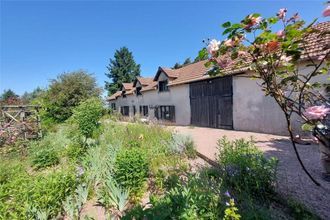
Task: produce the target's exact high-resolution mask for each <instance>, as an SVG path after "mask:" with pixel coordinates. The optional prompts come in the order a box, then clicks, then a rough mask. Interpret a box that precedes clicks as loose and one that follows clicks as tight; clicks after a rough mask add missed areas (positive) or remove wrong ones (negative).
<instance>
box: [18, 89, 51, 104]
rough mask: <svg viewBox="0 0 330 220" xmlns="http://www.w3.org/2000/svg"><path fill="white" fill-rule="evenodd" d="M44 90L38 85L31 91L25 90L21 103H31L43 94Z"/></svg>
mask: <svg viewBox="0 0 330 220" xmlns="http://www.w3.org/2000/svg"><path fill="white" fill-rule="evenodd" d="M44 92H45V90H43V89H41V88H40V87H37V88H36V89H34V90H33V91H32V92H25V93H24V94H23V95H22V97H21V99H22V101H23V103H25V104H33V103H34V101H35V100H36V99H38V98H39V97H41V96H42V95H43V94H44Z"/></svg>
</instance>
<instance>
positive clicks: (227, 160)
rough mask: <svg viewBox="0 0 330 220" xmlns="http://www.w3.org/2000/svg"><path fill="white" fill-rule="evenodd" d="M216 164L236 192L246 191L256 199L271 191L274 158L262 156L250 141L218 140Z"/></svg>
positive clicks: (274, 173)
mask: <svg viewBox="0 0 330 220" xmlns="http://www.w3.org/2000/svg"><path fill="white" fill-rule="evenodd" d="M218 149H219V154H218V163H219V164H220V165H221V166H222V167H223V169H224V175H223V178H224V181H225V182H226V183H227V185H228V186H232V187H234V189H235V190H236V191H237V192H238V193H243V192H247V193H248V194H250V195H255V196H256V197H259V198H264V197H265V196H267V195H269V194H272V193H273V192H274V182H275V179H276V167H277V159H275V158H270V159H266V158H265V157H264V155H263V153H262V152H261V151H260V150H258V149H257V148H256V146H255V145H254V143H253V142H252V140H251V141H245V140H244V139H239V140H236V141H233V142H229V141H228V140H227V139H226V137H224V138H222V139H220V140H219V141H218Z"/></svg>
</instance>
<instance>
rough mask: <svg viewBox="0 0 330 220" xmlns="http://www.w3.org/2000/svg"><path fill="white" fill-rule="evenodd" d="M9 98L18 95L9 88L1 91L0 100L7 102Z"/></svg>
mask: <svg viewBox="0 0 330 220" xmlns="http://www.w3.org/2000/svg"><path fill="white" fill-rule="evenodd" d="M11 98H15V99H16V98H18V95H17V94H16V93H15V92H14V91H13V90H11V89H8V90H4V91H3V93H2V94H1V96H0V101H1V102H7V101H8V100H9V99H11Z"/></svg>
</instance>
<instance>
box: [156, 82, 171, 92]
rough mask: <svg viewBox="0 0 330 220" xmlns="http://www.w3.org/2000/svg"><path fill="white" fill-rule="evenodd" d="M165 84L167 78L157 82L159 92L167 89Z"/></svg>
mask: <svg viewBox="0 0 330 220" xmlns="http://www.w3.org/2000/svg"><path fill="white" fill-rule="evenodd" d="M167 84H168V80H164V81H160V82H158V91H159V92H166V91H169V89H168V85H167Z"/></svg>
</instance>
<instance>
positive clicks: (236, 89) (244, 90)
mask: <svg viewBox="0 0 330 220" xmlns="http://www.w3.org/2000/svg"><path fill="white" fill-rule="evenodd" d="M315 28H318V29H322V30H330V22H324V23H320V24H318V25H316V26H315ZM308 43H309V44H308V45H307V47H306V54H307V53H308V54H309V55H310V56H313V57H317V56H320V55H322V54H324V52H325V51H324V50H323V48H324V45H326V44H330V36H329V35H327V36H325V37H324V38H323V39H322V40H321V41H320V40H319V39H317V38H316V37H315V36H313V35H312V36H310V37H309V39H308ZM305 56H306V55H305ZM303 59H304V57H302V62H301V72H304V71H306V67H305V63H304V60H303ZM205 62H206V61H200V62H196V63H193V64H190V65H187V66H184V67H181V68H179V69H170V68H165V67H159V68H158V70H157V72H156V74H155V76H154V78H142V77H138V78H137V79H136V80H135V81H134V82H133V83H130V84H127V83H124V84H123V85H122V87H121V91H118V92H117V93H115V94H113V95H112V96H111V97H109V103H110V105H111V106H115V108H117V109H118V108H120V112H121V113H122V114H123V115H126V116H133V115H135V114H137V113H139V114H140V115H141V116H142V117H149V118H156V119H158V120H162V121H167V122H171V123H175V124H177V125H194V126H203V127H211V128H224V129H235V130H243V131H254V132H262V133H272V134H287V128H286V121H285V120H284V115H283V113H282V112H281V109H280V108H279V107H278V105H277V104H276V103H275V101H274V100H273V98H272V97H267V96H265V95H264V93H263V92H262V91H261V89H260V87H259V86H258V84H259V83H260V82H261V80H258V79H257V80H251V77H250V76H251V75H252V74H253V73H252V71H251V70H249V66H248V65H246V66H243V67H237V66H231V67H228V68H227V69H225V76H221V77H220V76H217V77H210V76H209V75H207V71H208V69H207V68H206V67H205V66H204V64H205ZM327 77H329V76H323V78H322V80H324V82H326V80H327V79H326V78H327ZM118 110H119V109H118ZM294 126H295V127H296V129H298V127H300V125H299V124H298V123H297V124H295V125H294Z"/></svg>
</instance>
